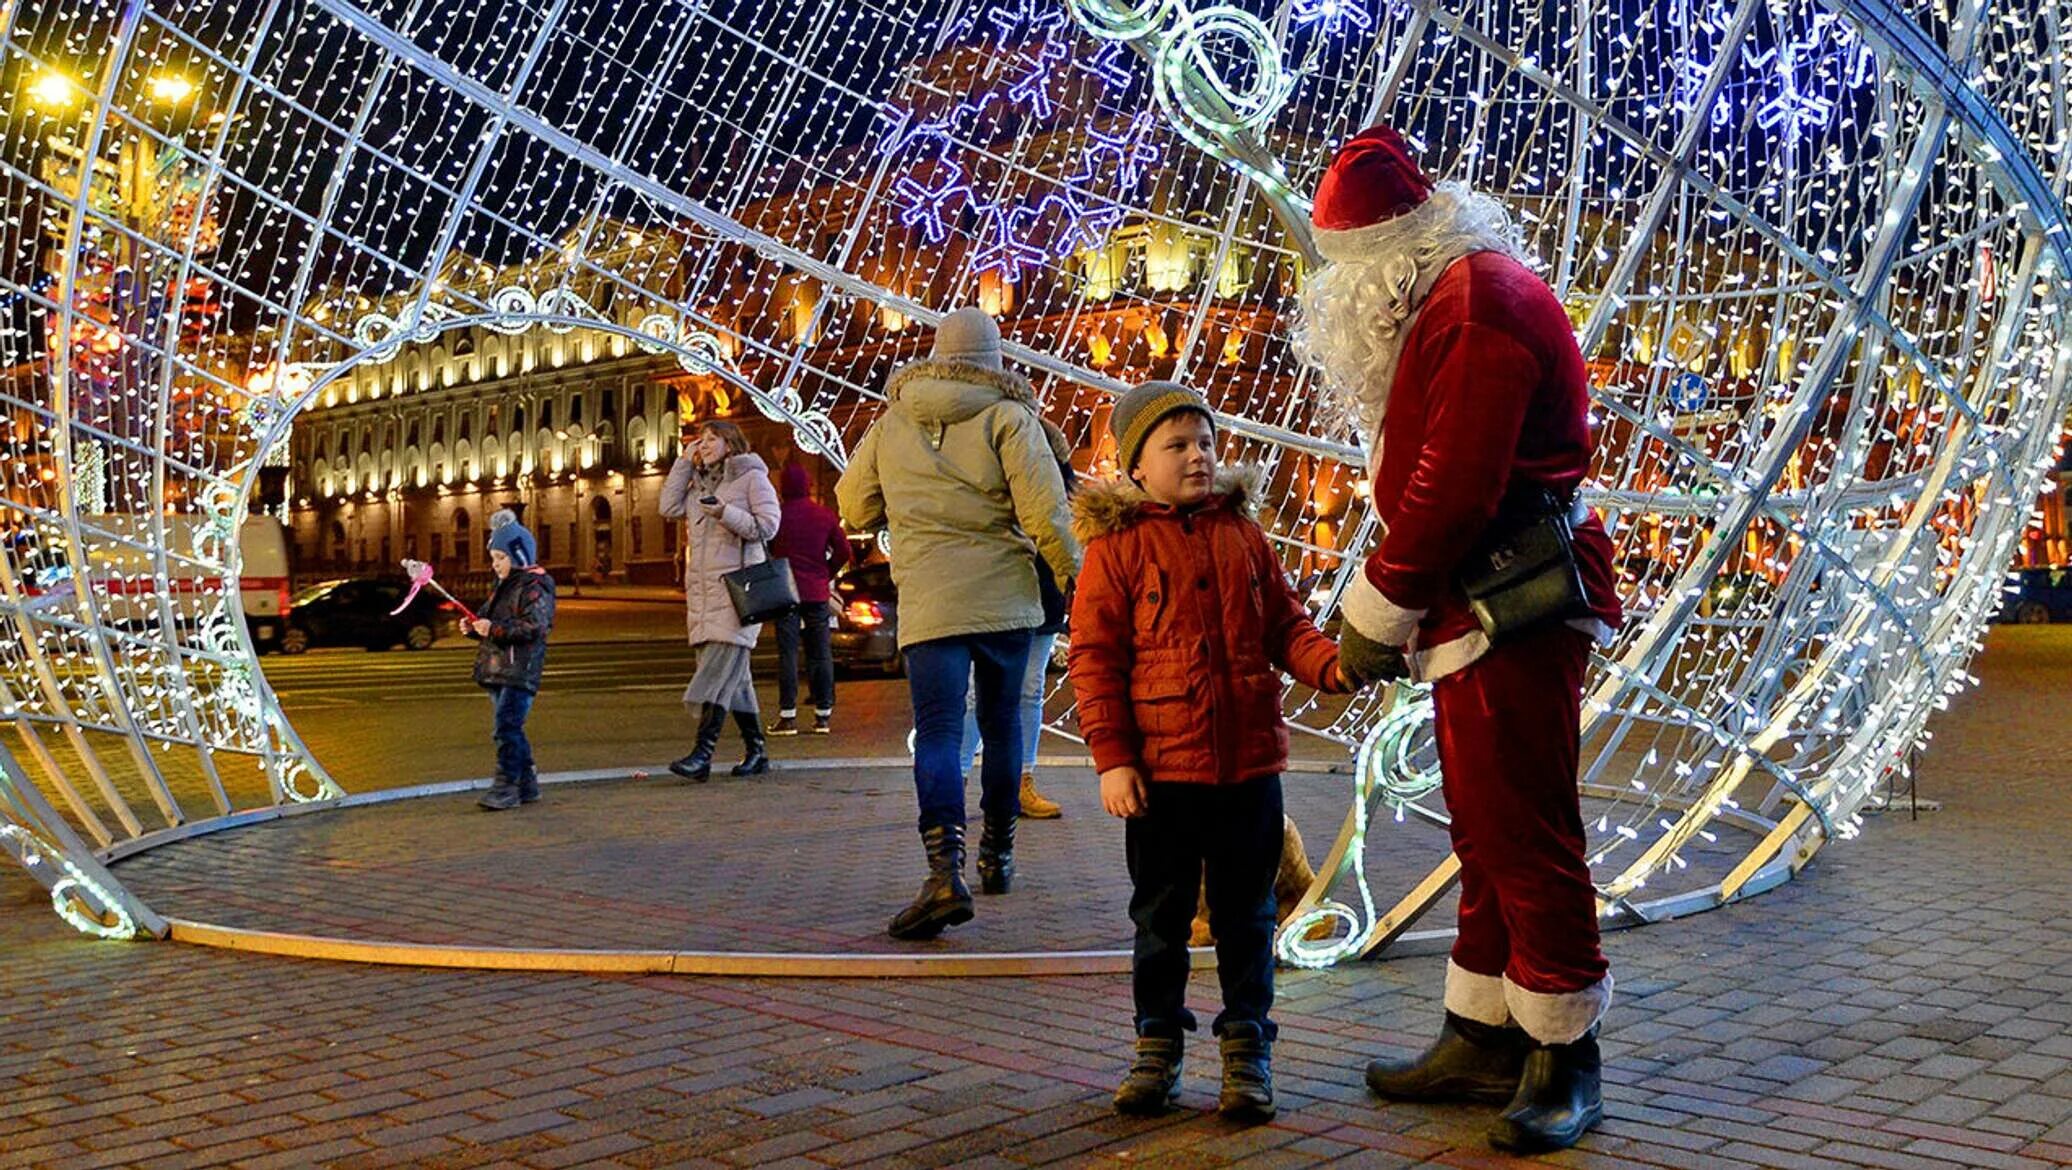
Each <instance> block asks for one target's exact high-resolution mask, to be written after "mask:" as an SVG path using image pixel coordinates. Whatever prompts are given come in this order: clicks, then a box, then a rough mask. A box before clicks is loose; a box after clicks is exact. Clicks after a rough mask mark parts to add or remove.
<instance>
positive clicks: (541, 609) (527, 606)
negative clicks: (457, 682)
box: [475, 567, 554, 694]
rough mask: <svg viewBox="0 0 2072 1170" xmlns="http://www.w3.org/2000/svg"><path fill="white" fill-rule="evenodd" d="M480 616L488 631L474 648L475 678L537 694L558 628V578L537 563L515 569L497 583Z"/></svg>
mask: <svg viewBox="0 0 2072 1170" xmlns="http://www.w3.org/2000/svg"><path fill="white" fill-rule="evenodd" d="M481 616H482V617H484V618H486V619H488V621H489V636H488V637H486V638H484V639H482V644H481V645H480V646H478V647H476V648H475V682H476V684H477V685H479V686H484V687H517V688H518V689H519V690H521V691H531V692H533V693H535V694H537V693H538V692H539V689H540V671H541V670H543V669H545V668H546V665H547V634H548V632H549V631H550V630H552V629H553V628H554V578H553V577H552V576H550V575H548V573H547V571H546V570H545V569H541V568H538V567H534V568H530V569H513V570H512V571H511V572H510V573H509V574H508V575H507V576H505V577H504V579H503V580H501V581H499V582H497V583H496V591H495V592H494V593H491V594H490V595H489V604H488V605H486V606H484V607H483V609H482V615H481Z"/></svg>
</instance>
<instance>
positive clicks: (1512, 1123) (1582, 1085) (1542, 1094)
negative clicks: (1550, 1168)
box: [1489, 1028, 1604, 1153]
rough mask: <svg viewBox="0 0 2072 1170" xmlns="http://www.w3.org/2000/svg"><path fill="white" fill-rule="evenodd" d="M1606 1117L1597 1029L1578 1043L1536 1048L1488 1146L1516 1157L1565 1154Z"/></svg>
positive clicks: (1591, 1030)
mask: <svg viewBox="0 0 2072 1170" xmlns="http://www.w3.org/2000/svg"><path fill="white" fill-rule="evenodd" d="M1603 1116H1604V1087H1603V1064H1602V1058H1601V1057H1600V1056H1599V1054H1598V1051H1597V1029H1595V1028H1592V1029H1590V1031H1589V1032H1587V1033H1585V1034H1584V1036H1583V1038H1582V1039H1580V1040H1577V1041H1576V1042H1574V1043H1573V1044H1535V1045H1533V1047H1532V1051H1531V1052H1530V1053H1528V1054H1527V1055H1526V1058H1525V1075H1524V1076H1523V1077H1522V1078H1521V1079H1520V1080H1519V1082H1518V1093H1517V1095H1516V1096H1514V1097H1512V1098H1511V1104H1510V1107H1509V1108H1507V1109H1505V1110H1504V1115H1503V1116H1502V1117H1499V1118H1497V1121H1496V1124H1495V1125H1494V1126H1492V1127H1490V1130H1489V1144H1491V1145H1493V1146H1495V1147H1496V1148H1497V1149H1500V1150H1510V1151H1512V1152H1514V1153H1535V1152H1538V1151H1542V1150H1565V1149H1567V1148H1569V1147H1570V1146H1572V1145H1575V1144H1576V1142H1577V1140H1578V1139H1580V1138H1581V1137H1582V1136H1583V1135H1584V1134H1585V1133H1588V1132H1589V1131H1590V1127H1591V1126H1594V1125H1596V1124H1597V1122H1598V1121H1599V1119H1601V1118H1602V1117H1603Z"/></svg>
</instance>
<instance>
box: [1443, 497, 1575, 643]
mask: <svg viewBox="0 0 2072 1170" xmlns="http://www.w3.org/2000/svg"><path fill="white" fill-rule="evenodd" d="M1571 506H1572V505H1571V501H1569V500H1567V499H1564V498H1562V497H1561V496H1558V495H1556V494H1555V493H1553V492H1551V491H1548V490H1547V489H1545V488H1538V487H1536V488H1534V489H1532V490H1531V491H1528V492H1524V493H1517V494H1515V495H1514V496H1507V497H1506V498H1505V501H1504V505H1503V506H1500V507H1499V508H1498V509H1497V515H1496V519H1495V520H1494V521H1493V522H1492V523H1491V524H1490V526H1489V532H1488V533H1487V534H1486V535H1485V536H1484V537H1483V538H1482V539H1481V540H1480V541H1479V542H1477V543H1476V545H1475V547H1474V549H1473V550H1472V551H1470V552H1469V553H1468V555H1467V557H1466V558H1465V559H1464V560H1462V562H1461V567H1460V569H1459V571H1458V572H1457V573H1456V574H1455V579H1456V580H1457V581H1458V582H1459V584H1460V587H1461V591H1462V592H1463V593H1466V594H1467V595H1468V608H1469V610H1471V611H1472V612H1473V613H1474V615H1475V620H1476V621H1477V622H1478V623H1480V624H1481V626H1482V632H1483V633H1484V634H1486V635H1488V637H1489V640H1490V642H1491V643H1492V644H1494V643H1497V642H1501V641H1503V640H1505V639H1507V638H1510V637H1513V636H1515V635H1517V634H1519V633H1521V632H1523V631H1525V630H1529V629H1531V628H1533V627H1534V626H1538V625H1540V624H1542V623H1544V622H1552V621H1568V620H1569V619H1571V618H1579V617H1588V616H1589V614H1590V599H1589V597H1588V595H1587V594H1585V593H1584V592H1583V574H1582V572H1581V570H1579V569H1578V568H1577V567H1576V550H1575V530H1574V528H1573V527H1572V525H1571V522H1570V520H1569V512H1570V508H1571Z"/></svg>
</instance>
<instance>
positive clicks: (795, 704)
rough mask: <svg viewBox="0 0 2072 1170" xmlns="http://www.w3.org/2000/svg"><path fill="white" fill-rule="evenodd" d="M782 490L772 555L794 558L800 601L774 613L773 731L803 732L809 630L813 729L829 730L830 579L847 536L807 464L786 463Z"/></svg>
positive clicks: (844, 553) (842, 559)
mask: <svg viewBox="0 0 2072 1170" xmlns="http://www.w3.org/2000/svg"><path fill="white" fill-rule="evenodd" d="M779 488H780V492H779V494H781V495H782V496H783V497H784V522H783V523H782V524H779V525H778V526H777V537H776V539H774V540H772V541H771V542H770V555H771V556H773V557H783V558H784V559H786V560H788V561H790V562H791V577H792V580H793V581H794V582H796V583H797V584H798V589H799V607H798V608H797V609H795V610H793V611H791V612H790V613H787V614H785V615H783V616H782V617H779V618H777V619H775V621H774V622H773V623H772V624H773V625H774V626H775V627H776V629H777V708H778V709H777V722H775V723H773V724H771V725H770V734H771V735H797V734H798V733H799V634H800V629H801V627H803V628H804V631H805V643H806V671H807V679H808V682H809V684H810V686H811V689H812V695H813V734H815V735H826V734H827V733H828V721H829V720H830V719H831V718H833V716H834V713H835V660H834V655H833V653H832V652H831V651H830V650H829V648H828V609H827V606H828V584H829V582H830V581H831V580H832V578H833V577H834V575H835V572H836V570H838V569H840V568H841V567H842V566H843V565H846V564H848V563H849V538H848V536H846V535H844V534H843V532H842V521H841V518H840V517H838V516H836V515H835V511H834V509H833V508H830V507H828V506H826V505H825V504H821V503H817V502H815V501H814V500H813V498H812V497H811V496H810V495H808V494H807V476H806V468H805V465H804V464H801V463H787V464H785V465H784V474H783V479H782V482H781V483H780V484H779Z"/></svg>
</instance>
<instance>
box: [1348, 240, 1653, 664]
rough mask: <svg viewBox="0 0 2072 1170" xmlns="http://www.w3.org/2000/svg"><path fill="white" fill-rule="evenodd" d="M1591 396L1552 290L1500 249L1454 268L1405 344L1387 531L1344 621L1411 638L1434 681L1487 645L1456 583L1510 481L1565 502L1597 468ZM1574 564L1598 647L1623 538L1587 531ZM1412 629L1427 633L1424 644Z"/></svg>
mask: <svg viewBox="0 0 2072 1170" xmlns="http://www.w3.org/2000/svg"><path fill="white" fill-rule="evenodd" d="M1591 442H1592V440H1591V436H1590V428H1589V391H1588V382H1587V377H1586V374H1585V371H1584V367H1583V357H1582V354H1581V352H1580V351H1578V350H1577V348H1576V341H1575V333H1574V330H1573V327H1572V326H1571V325H1570V323H1569V319H1568V314H1567V312H1566V311H1564V310H1563V308H1562V306H1561V302H1560V300H1558V299H1557V298H1556V297H1555V296H1554V293H1553V291H1552V290H1551V289H1549V288H1548V287H1547V285H1546V283H1545V282H1544V281H1542V280H1541V279H1540V278H1539V277H1538V276H1535V275H1534V274H1533V272H1532V271H1531V270H1530V269H1528V268H1526V267H1525V266H1524V265H1523V264H1520V263H1518V262H1517V261H1516V260H1513V259H1511V258H1510V257H1508V256H1505V255H1503V254H1501V253H1498V252H1475V253H1471V254H1469V255H1467V256H1465V257H1462V258H1461V259H1459V260H1457V261H1455V262H1454V263H1453V264H1452V265H1451V266H1450V267H1449V268H1447V269H1446V270H1445V272H1443V273H1442V274H1441V275H1440V276H1439V279H1438V280H1437V282H1436V283H1434V284H1433V285H1432V288H1431V291H1430V292H1429V293H1428V294H1427V295H1426V297H1425V300H1424V302H1423V304H1422V305H1421V306H1420V308H1419V309H1418V311H1417V315H1416V317H1415V319H1414V320H1413V322H1412V323H1411V326H1410V332H1409V334H1408V336H1407V337H1406V338H1405V340H1404V347H1403V354H1402V358H1401V360H1400V361H1399V363H1398V365H1397V367H1396V374H1395V381H1394V382H1393V383H1392V385H1391V386H1390V389H1389V398H1388V406H1387V410H1386V412H1385V415H1384V420H1383V423H1382V434H1381V465H1380V466H1379V467H1378V468H1376V469H1375V473H1374V480H1373V484H1374V500H1375V502H1376V504H1377V506H1378V507H1379V509H1380V514H1381V520H1382V522H1383V524H1384V525H1386V532H1385V535H1384V536H1383V537H1382V539H1381V542H1380V544H1379V545H1377V546H1376V548H1375V549H1374V551H1373V553H1372V554H1371V555H1370V556H1369V557H1368V558H1367V564H1366V580H1365V584H1367V585H1369V586H1371V587H1372V588H1371V589H1361V588H1359V587H1358V586H1357V585H1356V586H1355V587H1354V588H1353V589H1351V590H1348V592H1347V595H1346V598H1345V601H1344V606H1345V617H1346V619H1347V620H1348V621H1350V622H1352V623H1353V625H1354V626H1355V627H1356V628H1358V629H1359V630H1360V632H1361V633H1363V634H1365V635H1366V636H1367V637H1369V638H1372V639H1374V640H1375V641H1378V642H1381V643H1383V644H1384V645H1391V646H1401V645H1405V644H1406V643H1407V644H1408V645H1409V647H1410V650H1411V652H1412V664H1413V667H1414V669H1415V670H1416V672H1417V677H1419V678H1421V679H1426V680H1430V679H1434V678H1439V677H1442V676H1444V675H1447V674H1451V673H1452V672H1454V671H1457V670H1459V669H1461V668H1462V667H1464V666H1466V665H1468V664H1469V663H1471V662H1473V661H1475V660H1476V659H1477V658H1480V657H1481V656H1482V655H1483V654H1484V653H1486V652H1487V651H1488V649H1489V641H1488V639H1487V637H1486V636H1484V634H1483V633H1482V629H1481V626H1480V625H1479V624H1477V622H1476V621H1475V616H1474V614H1473V613H1472V612H1470V610H1469V609H1468V602H1467V597H1466V596H1465V595H1464V594H1462V593H1461V591H1460V588H1459V586H1458V585H1456V584H1455V583H1454V574H1455V571H1456V570H1457V569H1458V567H1459V565H1460V562H1461V560H1462V558H1463V557H1465V556H1466V555H1467V553H1468V551H1469V550H1470V549H1471V548H1473V547H1474V545H1475V543H1476V542H1477V540H1479V539H1480V538H1481V536H1482V535H1483V532H1484V530H1486V529H1487V528H1488V526H1489V523H1490V521H1491V520H1492V519H1493V518H1494V517H1495V516H1496V511H1497V505H1498V504H1499V503H1500V502H1501V501H1502V500H1503V499H1504V496H1505V493H1506V492H1507V491H1509V490H1511V489H1512V487H1513V485H1520V486H1522V485H1524V484H1526V483H1537V484H1540V485H1542V486H1545V487H1548V488H1551V489H1554V490H1555V491H1556V492H1559V493H1562V494H1566V493H1569V492H1572V491H1574V490H1575V488H1576V486H1577V485H1578V484H1579V483H1581V482H1582V479H1583V477H1584V475H1585V474H1587V473H1588V471H1589V468H1590V452H1591ZM1575 548H1576V559H1577V561H1578V563H1579V567H1580V568H1581V570H1582V577H1583V586H1584V590H1585V593H1586V594H1587V596H1588V598H1589V602H1590V617H1589V618H1588V619H1583V620H1580V621H1578V622H1575V623H1571V624H1574V625H1576V626H1577V627H1578V628H1582V629H1585V630H1587V631H1588V632H1590V633H1593V634H1595V635H1597V636H1598V637H1600V638H1606V637H1609V635H1610V633H1611V632H1612V631H1613V630H1615V629H1616V628H1617V627H1618V624H1619V621H1620V616H1621V614H1620V608H1619V600H1618V594H1617V592H1616V591H1615V590H1614V588H1613V577H1612V555H1611V554H1612V549H1611V541H1610V539H1609V538H1608V537H1607V536H1606V535H1605V531H1604V526H1603V525H1602V524H1601V523H1599V522H1598V519H1597V517H1596V516H1595V515H1594V514H1593V515H1590V516H1589V517H1588V518H1587V519H1586V520H1584V521H1583V522H1582V523H1579V524H1577V525H1576V539H1575ZM1413 635H1414V637H1413Z"/></svg>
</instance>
